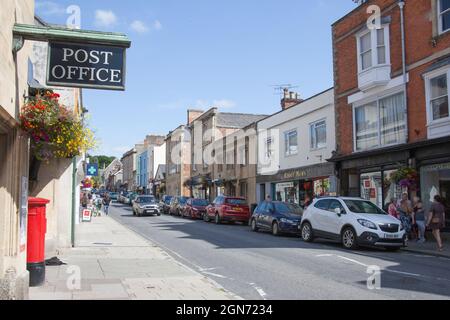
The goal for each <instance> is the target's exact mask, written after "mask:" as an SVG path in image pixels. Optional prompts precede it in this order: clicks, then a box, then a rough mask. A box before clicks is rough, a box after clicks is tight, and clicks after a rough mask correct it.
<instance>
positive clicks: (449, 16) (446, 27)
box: [438, 0, 450, 33]
mask: <svg viewBox="0 0 450 320" xmlns="http://www.w3.org/2000/svg"><path fill="white" fill-rule="evenodd" d="M438 14H439V33H444V32H447V31H450V0H438Z"/></svg>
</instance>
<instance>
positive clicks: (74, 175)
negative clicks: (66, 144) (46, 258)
mask: <svg viewBox="0 0 450 320" xmlns="http://www.w3.org/2000/svg"><path fill="white" fill-rule="evenodd" d="M76 179H77V158H76V157H73V159H72V228H71V241H72V248H74V247H75V223H76V214H75V208H76V205H75V201H76V195H77V194H76Z"/></svg>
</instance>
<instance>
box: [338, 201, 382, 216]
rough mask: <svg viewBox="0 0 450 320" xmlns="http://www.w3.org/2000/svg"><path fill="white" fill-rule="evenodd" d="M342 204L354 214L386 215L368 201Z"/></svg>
mask: <svg viewBox="0 0 450 320" xmlns="http://www.w3.org/2000/svg"><path fill="white" fill-rule="evenodd" d="M344 203H345V204H346V205H347V207H348V209H349V210H350V211H351V212H354V213H367V214H385V215H386V214H387V213H386V212H384V211H383V210H381V209H380V208H378V207H377V206H376V205H375V204H373V203H372V202H370V201H364V200H344Z"/></svg>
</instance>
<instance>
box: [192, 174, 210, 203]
mask: <svg viewBox="0 0 450 320" xmlns="http://www.w3.org/2000/svg"><path fill="white" fill-rule="evenodd" d="M210 180H211V179H210V177H209V176H197V177H193V178H192V179H191V180H190V181H189V182H188V183H189V186H190V188H191V196H192V197H193V198H195V199H205V200H209V198H210V195H211V187H210Z"/></svg>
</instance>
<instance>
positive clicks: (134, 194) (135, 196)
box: [128, 192, 139, 206]
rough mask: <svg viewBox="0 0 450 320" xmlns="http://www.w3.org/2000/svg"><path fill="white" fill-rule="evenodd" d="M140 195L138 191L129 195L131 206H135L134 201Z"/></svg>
mask: <svg viewBox="0 0 450 320" xmlns="http://www.w3.org/2000/svg"><path fill="white" fill-rule="evenodd" d="M138 196H139V195H138V194H137V193H136V192H132V193H131V194H130V196H129V199H130V202H129V203H128V204H129V205H130V206H133V204H134V201H135V200H136V198H137V197H138Z"/></svg>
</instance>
